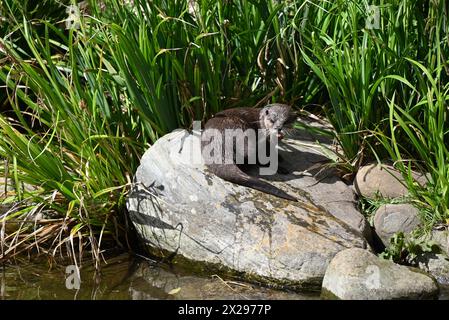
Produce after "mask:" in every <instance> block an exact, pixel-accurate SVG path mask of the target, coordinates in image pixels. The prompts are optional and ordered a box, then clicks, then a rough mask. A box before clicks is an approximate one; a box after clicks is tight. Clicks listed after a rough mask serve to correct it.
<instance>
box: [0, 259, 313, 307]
mask: <svg viewBox="0 0 449 320" xmlns="http://www.w3.org/2000/svg"><path fill="white" fill-rule="evenodd" d="M65 271H66V265H64V264H61V263H60V264H59V265H53V266H51V267H50V265H49V263H48V261H43V260H42V259H41V260H39V261H34V262H29V261H27V262H23V261H22V262H20V263H18V264H15V265H11V264H9V265H4V266H0V299H8V300H15V299H51V300H53V299H70V300H72V299H80V300H84V299H89V300H90V299H92V300H95V299H107V300H114V299H138V300H142V299H229V300H231V299H318V298H319V296H318V294H297V293H293V292H286V291H278V290H272V289H268V288H263V287H259V286H256V285H251V284H247V283H241V282H232V281H227V282H225V281H224V280H222V279H221V278H219V277H217V276H209V277H200V276H194V275H191V274H186V273H185V272H183V271H180V270H173V269H170V268H169V267H168V266H165V265H160V264H159V265H158V264H155V263H154V262H153V263H151V262H148V261H146V260H144V259H140V258H136V257H132V256H129V255H128V254H121V255H118V256H115V257H113V258H111V259H108V260H107V263H104V264H102V267H101V275H96V273H95V268H94V267H93V265H86V264H85V265H84V267H83V268H82V271H81V279H82V283H81V285H80V289H79V290H74V289H67V287H66V273H65Z"/></svg>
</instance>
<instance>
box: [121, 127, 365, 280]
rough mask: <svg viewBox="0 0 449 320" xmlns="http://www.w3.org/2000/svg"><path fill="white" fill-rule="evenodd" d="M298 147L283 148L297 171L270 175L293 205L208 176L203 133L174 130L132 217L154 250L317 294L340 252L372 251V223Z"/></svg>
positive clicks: (155, 153) (132, 200)
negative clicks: (201, 144) (315, 169)
mask: <svg viewBox="0 0 449 320" xmlns="http://www.w3.org/2000/svg"><path fill="white" fill-rule="evenodd" d="M296 141H297V140H288V142H289V145H285V144H284V146H283V149H284V150H283V151H282V152H281V154H282V156H283V157H284V158H285V159H286V161H287V162H288V163H290V165H289V169H290V170H291V171H292V174H289V175H283V176H280V175H275V176H271V177H269V179H267V180H269V181H270V183H272V184H274V185H276V186H277V187H279V188H281V189H283V190H285V191H286V192H289V193H290V194H292V195H295V196H297V197H298V198H299V199H300V200H301V201H299V202H291V201H287V200H284V199H279V198H277V197H274V196H271V195H267V194H264V193H261V192H259V191H257V190H253V189H249V188H246V187H242V186H238V185H235V184H232V183H229V182H226V181H224V180H222V179H220V178H218V177H216V176H213V175H211V174H209V173H207V171H205V168H204V166H203V165H202V164H201V154H200V151H199V149H198V148H197V147H199V136H198V135H192V134H189V133H188V132H187V131H184V130H177V131H174V132H172V133H170V134H168V135H166V136H164V137H162V138H161V139H159V140H158V141H157V142H156V143H155V144H154V145H153V146H152V147H151V148H150V149H149V150H148V151H147V152H146V153H145V154H144V156H143V158H142V160H141V165H140V167H139V168H138V170H137V172H136V175H135V184H134V188H133V190H132V192H131V193H130V195H129V197H128V199H127V207H128V211H129V214H130V218H131V220H132V221H133V223H134V225H135V227H136V229H137V231H138V233H139V235H140V236H141V238H142V239H143V241H145V242H146V244H147V246H148V247H149V248H151V249H152V252H153V253H155V254H158V255H161V256H167V255H169V254H170V253H176V254H177V255H176V256H175V259H176V258H179V259H183V261H185V259H187V261H189V262H192V261H193V262H196V263H198V262H200V263H201V265H203V266H207V267H212V269H213V270H216V269H217V268H218V269H220V270H223V271H227V272H228V271H229V272H234V273H235V272H237V273H238V274H239V275H241V277H242V278H245V279H246V280H248V279H257V281H261V282H264V283H267V284H273V285H282V286H287V287H294V288H310V289H318V288H319V287H320V285H321V281H322V278H323V276H324V273H325V270H326V268H327V265H328V264H329V262H330V260H331V259H332V258H333V257H334V256H335V255H336V254H337V253H338V252H339V251H341V250H343V249H346V248H352V247H360V248H365V247H367V242H366V240H365V238H364V237H363V235H362V231H365V228H366V225H367V222H366V220H365V219H364V218H363V216H362V215H361V214H360V213H359V212H358V211H357V210H356V208H355V195H354V193H353V191H352V189H351V188H350V187H349V186H347V185H346V184H344V183H343V182H342V181H340V180H339V179H338V178H336V177H335V176H331V175H329V176H327V177H324V178H321V180H320V181H318V180H317V179H316V178H315V177H313V176H312V175H311V174H310V173H311V170H309V171H308V169H310V168H311V167H312V166H313V165H316V163H317V162H318V161H321V160H323V159H324V158H323V157H322V156H320V155H319V154H317V153H316V152H315V151H313V150H312V149H310V148H308V147H306V146H301V145H300V143H297V142H296ZM304 141H306V140H302V143H304ZM306 143H310V141H306ZM336 217H338V218H341V219H342V220H343V219H346V221H347V223H348V224H346V223H344V222H343V221H342V220H340V219H338V218H336ZM350 225H353V227H351V226H350ZM357 229H358V230H357Z"/></svg>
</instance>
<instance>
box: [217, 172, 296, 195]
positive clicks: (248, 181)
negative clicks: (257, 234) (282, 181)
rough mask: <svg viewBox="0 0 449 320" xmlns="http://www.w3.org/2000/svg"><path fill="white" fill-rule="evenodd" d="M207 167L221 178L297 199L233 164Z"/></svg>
mask: <svg viewBox="0 0 449 320" xmlns="http://www.w3.org/2000/svg"><path fill="white" fill-rule="evenodd" d="M208 168H209V169H210V170H211V171H212V173H213V174H215V175H216V176H218V177H220V178H222V179H223V180H226V181H229V182H233V183H236V184H239V185H242V186H245V187H249V188H253V189H256V190H259V191H262V192H265V193H268V194H272V195H274V196H276V197H279V198H283V199H287V200H290V201H298V199H296V198H295V197H293V196H291V195H289V194H288V193H286V192H284V191H282V190H281V189H279V188H276V187H275V186H273V185H272V184H269V183H268V182H265V181H262V180H260V179H258V178H254V177H251V176H249V175H247V174H246V173H244V172H243V171H242V170H240V168H239V167H237V166H236V165H235V164H220V165H216V164H213V165H208Z"/></svg>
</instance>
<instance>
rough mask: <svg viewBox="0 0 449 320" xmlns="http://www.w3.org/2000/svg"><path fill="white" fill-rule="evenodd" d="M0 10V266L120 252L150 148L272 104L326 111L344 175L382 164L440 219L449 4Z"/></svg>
mask: <svg viewBox="0 0 449 320" xmlns="http://www.w3.org/2000/svg"><path fill="white" fill-rule="evenodd" d="M368 6H375V7H368ZM0 15H1V23H0V106H1V115H0V158H1V159H2V164H1V165H0V175H1V179H2V181H3V182H2V184H1V186H2V189H3V190H2V191H1V192H0V194H1V195H2V198H1V201H2V203H3V206H4V207H5V208H8V209H5V210H4V212H1V211H0V212H1V216H0V217H1V218H0V227H1V233H0V236H1V238H0V244H1V247H0V259H5V258H10V257H12V256H14V254H18V253H20V252H23V251H29V250H40V251H44V252H49V253H53V254H54V253H56V252H58V250H64V251H65V252H67V253H68V254H71V255H72V256H75V255H76V254H77V251H79V250H81V251H82V250H90V251H91V252H92V253H93V255H94V257H95V258H97V259H98V258H99V255H100V251H101V246H102V243H104V241H111V240H112V241H115V242H116V243H118V244H120V245H122V246H124V247H126V246H127V241H126V235H127V232H128V227H127V226H128V223H127V218H126V214H125V203H124V200H125V197H126V193H127V191H128V189H129V187H130V183H131V180H132V175H133V173H134V172H135V170H136V168H137V166H138V164H139V157H140V156H141V155H142V154H143V152H144V151H145V149H146V148H148V147H149V146H151V144H152V143H153V142H154V141H155V140H157V139H158V138H159V137H160V136H162V135H164V134H166V133H168V132H170V131H171V130H173V129H175V128H179V127H184V128H189V127H190V126H191V123H192V121H193V120H204V119H206V118H207V117H208V116H210V115H211V114H213V113H215V112H217V111H219V110H222V109H224V108H229V107H238V106H261V105H263V104H264V103H267V102H283V103H288V104H291V105H293V106H294V107H295V108H296V109H298V110H304V111H307V112H311V113H313V114H315V115H317V116H320V117H323V118H326V119H327V120H328V121H329V122H330V123H331V124H332V126H333V127H334V129H335V131H333V132H329V134H331V135H333V137H334V139H335V141H336V146H337V147H336V149H335V150H334V157H333V161H334V165H335V166H336V167H337V168H338V169H339V170H340V171H341V174H342V176H345V177H351V176H352V175H353V174H354V173H355V172H356V171H357V168H358V167H359V166H360V165H362V164H364V163H367V162H372V161H389V162H391V163H393V164H394V165H395V166H396V168H397V169H399V170H400V171H401V172H402V174H403V175H404V177H405V178H406V182H407V185H408V188H409V191H410V193H411V197H412V199H413V202H414V203H415V204H416V205H418V206H419V207H420V208H421V212H422V219H423V223H424V226H425V228H427V229H430V228H432V226H433V225H435V224H447V222H448V219H449V165H448V164H449V120H448V116H449V108H448V104H449V81H448V80H449V20H448V19H449V4H448V3H447V2H446V1H443V0H432V1H424V0H418V1H405V0H402V1H400V0H394V1H383V0H373V1H363V0H337V1H324V0H311V1H308V0H290V1H280V2H278V1H274V0H270V1H251V0H235V1H210V0H199V1H188V0H170V1H168V0H153V1H146V0H134V1H126V0H103V1H83V2H82V3H78V4H77V3H75V2H71V1H57V0H43V1H32V0H22V1H18V0H0ZM412 170H417V171H421V172H426V173H428V182H427V184H426V185H425V186H421V185H418V184H416V183H415V182H414V180H413V178H412V173H411V171H412ZM11 204H12V205H13V206H12V208H10V207H9V206H10V205H11ZM36 217H40V218H41V219H40V220H39V222H38V223H37V219H36Z"/></svg>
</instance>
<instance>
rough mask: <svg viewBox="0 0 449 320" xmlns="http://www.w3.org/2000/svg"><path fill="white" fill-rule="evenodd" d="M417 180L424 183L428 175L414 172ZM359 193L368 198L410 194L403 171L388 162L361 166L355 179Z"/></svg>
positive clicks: (395, 196) (355, 186)
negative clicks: (387, 163)
mask: <svg viewBox="0 0 449 320" xmlns="http://www.w3.org/2000/svg"><path fill="white" fill-rule="evenodd" d="M413 176H414V178H415V180H416V181H417V182H418V183H420V184H422V185H424V184H425V183H426V181H427V180H426V177H425V176H424V175H421V174H419V173H413ZM354 188H355V189H356V191H357V193H358V194H359V195H361V196H364V197H366V198H375V197H376V196H378V195H380V196H382V197H384V198H397V197H402V196H405V195H407V194H408V190H407V187H406V184H405V181H404V179H403V178H402V175H401V173H400V172H399V171H398V170H396V169H395V168H394V167H393V166H390V165H386V164H382V165H379V164H370V165H366V166H362V167H360V169H359V171H358V172H357V175H356V177H355V180H354Z"/></svg>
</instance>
